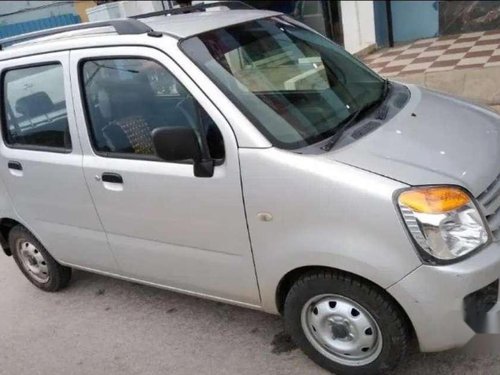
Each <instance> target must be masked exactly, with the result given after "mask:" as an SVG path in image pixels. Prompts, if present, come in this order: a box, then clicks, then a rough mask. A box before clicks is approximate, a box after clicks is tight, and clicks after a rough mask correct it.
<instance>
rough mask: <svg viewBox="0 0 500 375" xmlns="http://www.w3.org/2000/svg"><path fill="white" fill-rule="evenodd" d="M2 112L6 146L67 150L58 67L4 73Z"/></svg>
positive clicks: (62, 82) (60, 67) (63, 99)
mask: <svg viewBox="0 0 500 375" xmlns="http://www.w3.org/2000/svg"><path fill="white" fill-rule="evenodd" d="M2 112H3V118H4V121H3V127H4V139H5V142H6V143H7V145H10V146H14V147H16V146H21V147H26V148H33V149H35V150H36V149H40V148H41V149H56V150H57V149H60V150H71V138H70V134H69V126H68V115H67V110H66V101H65V97H64V77H63V69H62V66H61V65H60V64H49V65H43V66H35V67H26V68H19V69H12V70H8V71H7V72H6V73H4V76H3V111H2Z"/></svg>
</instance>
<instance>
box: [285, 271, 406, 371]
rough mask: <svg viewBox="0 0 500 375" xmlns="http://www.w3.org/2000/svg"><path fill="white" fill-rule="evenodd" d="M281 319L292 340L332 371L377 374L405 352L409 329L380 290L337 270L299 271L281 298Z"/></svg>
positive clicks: (393, 364) (403, 318) (399, 312)
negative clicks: (299, 276)
mask: <svg viewBox="0 0 500 375" xmlns="http://www.w3.org/2000/svg"><path fill="white" fill-rule="evenodd" d="M284 313H285V324H286V327H287V330H288V332H289V333H290V334H291V336H292V338H293V340H294V341H295V343H296V344H297V345H298V346H299V347H300V348H301V349H302V350H303V351H304V352H305V353H306V354H307V355H308V356H309V357H310V358H311V359H312V360H313V361H314V362H316V363H317V364H318V365H320V366H321V367H323V368H325V369H327V370H329V371H332V372H334V373H336V374H363V375H365V374H377V373H381V372H384V371H387V370H389V369H392V368H394V367H395V366H396V365H397V364H398V363H399V362H400V361H401V359H402V358H403V356H404V355H405V354H406V351H407V348H408V345H409V341H410V334H409V329H408V326H407V324H406V320H405V317H404V315H403V314H402V312H401V311H400V309H399V308H398V306H396V305H395V304H394V302H393V301H392V300H391V299H390V298H389V297H388V296H387V295H386V294H385V292H384V291H383V290H380V289H379V288H377V287H375V286H373V285H371V284H369V283H367V282H365V281H364V280H361V279H359V278H356V277H355V276H351V275H347V274H344V273H340V272H339V273H337V272H314V273H310V274H307V275H304V276H303V277H301V278H300V279H299V280H297V282H296V283H295V284H294V285H293V286H292V288H291V289H290V291H289V293H288V295H287V298H286V301H285V308H284Z"/></svg>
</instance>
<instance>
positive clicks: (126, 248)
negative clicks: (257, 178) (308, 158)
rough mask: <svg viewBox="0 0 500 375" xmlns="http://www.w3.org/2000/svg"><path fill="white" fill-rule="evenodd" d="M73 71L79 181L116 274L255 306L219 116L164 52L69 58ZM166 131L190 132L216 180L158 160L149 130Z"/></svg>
mask: <svg viewBox="0 0 500 375" xmlns="http://www.w3.org/2000/svg"><path fill="white" fill-rule="evenodd" d="M71 64H72V69H73V76H75V77H80V80H79V82H77V81H76V80H75V81H74V82H73V89H74V93H75V100H77V99H78V100H80V98H81V103H80V104H81V106H82V108H81V113H85V114H86V115H85V116H81V117H80V118H79V119H78V120H79V125H80V130H81V131H82V133H81V134H80V138H81V140H82V143H83V147H84V150H85V151H84V153H85V155H84V160H83V164H84V171H85V176H86V179H87V182H88V184H89V187H90V190H91V193H92V195H93V198H94V201H95V204H96V207H97V210H98V212H99V216H100V218H101V220H102V223H103V226H104V228H105V231H106V233H107V236H108V240H109V242H110V245H111V248H112V251H113V253H114V255H115V257H116V259H117V261H118V263H119V266H120V268H121V272H122V274H123V275H124V276H126V277H130V278H134V279H140V280H143V281H146V282H150V283H154V284H158V285H162V286H166V287H170V288H173V289H178V290H182V291H186V292H191V293H195V294H203V295H207V296H214V297H218V298H223V299H228V300H233V301H237V302H241V303H246V304H251V305H258V304H259V293H258V288H257V282H256V277H255V271H254V266H253V259H252V253H251V248H250V243H249V237H248V232H247V226H246V219H245V211H244V205H243V199H242V190H241V183H240V171H239V162H238V152H237V144H236V140H235V138H234V135H233V133H232V131H231V129H230V127H229V124H228V123H227V122H226V120H225V119H224V117H223V116H222V115H221V114H220V113H219V111H218V110H217V109H216V108H215V107H214V106H213V105H212V104H211V102H210V101H209V100H208V99H207V98H206V97H205V96H204V95H203V94H202V92H201V91H200V90H199V89H198V88H197V86H196V85H195V84H194V83H193V82H192V81H191V80H190V79H189V78H188V77H187V76H186V75H185V73H183V71H182V70H181V69H180V68H179V67H178V66H177V65H176V64H175V63H173V62H172V61H171V60H170V59H169V58H168V57H167V56H166V55H165V54H163V53H162V52H160V51H157V50H154V49H151V48H147V47H130V48H129V47H120V48H101V49H93V50H82V51H72V52H71ZM78 92H81V94H82V95H81V97H80V95H79V94H77V93H78ZM77 111H78V112H80V110H79V109H78V108H77ZM170 126H185V127H191V128H193V129H196V131H197V133H198V134H199V136H200V142H202V141H203V142H206V146H207V148H208V149H209V151H210V154H211V156H212V158H214V159H216V160H217V166H216V167H215V173H214V175H213V177H210V178H198V177H195V176H194V173H193V164H192V163H191V162H189V161H179V162H176V163H173V162H165V161H162V160H160V159H159V158H158V157H157V156H156V155H155V151H154V148H153V144H152V139H151V131H152V130H153V129H155V128H158V127H170ZM202 138H203V139H202ZM179 147H182V145H179Z"/></svg>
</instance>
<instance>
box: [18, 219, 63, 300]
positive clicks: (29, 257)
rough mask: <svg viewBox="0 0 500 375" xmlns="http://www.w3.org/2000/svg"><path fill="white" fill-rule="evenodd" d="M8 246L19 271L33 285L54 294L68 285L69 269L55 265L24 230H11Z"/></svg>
mask: <svg viewBox="0 0 500 375" xmlns="http://www.w3.org/2000/svg"><path fill="white" fill-rule="evenodd" d="M9 245H10V249H11V251H12V256H13V257H14V260H15V261H16V263H17V265H18V267H19V269H20V270H21V271H22V273H23V274H24V276H26V278H27V279H28V280H29V281H30V282H31V283H32V284H33V285H35V286H36V287H38V288H40V289H42V290H44V291H46V292H56V291H58V290H60V289H62V288H64V287H66V286H67V285H68V283H69V281H70V279H71V268H68V267H64V266H62V265H60V264H59V263H57V262H56V260H55V259H54V258H52V256H51V255H50V254H49V253H48V252H47V250H45V247H43V245H42V244H41V243H40V242H39V241H38V240H37V239H36V238H35V237H34V236H33V235H32V234H31V233H30V232H29V231H28V230H27V229H26V228H24V227H22V226H20V225H18V226H16V227H14V228H12V230H11V231H10V233H9Z"/></svg>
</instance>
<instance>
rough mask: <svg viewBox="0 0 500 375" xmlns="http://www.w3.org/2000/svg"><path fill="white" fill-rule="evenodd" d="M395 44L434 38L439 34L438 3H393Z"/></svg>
mask: <svg viewBox="0 0 500 375" xmlns="http://www.w3.org/2000/svg"><path fill="white" fill-rule="evenodd" d="M391 8H392V28H393V31H394V42H396V43H397V42H408V41H412V40H415V39H422V38H432V37H434V36H437V35H438V33H439V14H438V4H437V1H391Z"/></svg>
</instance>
